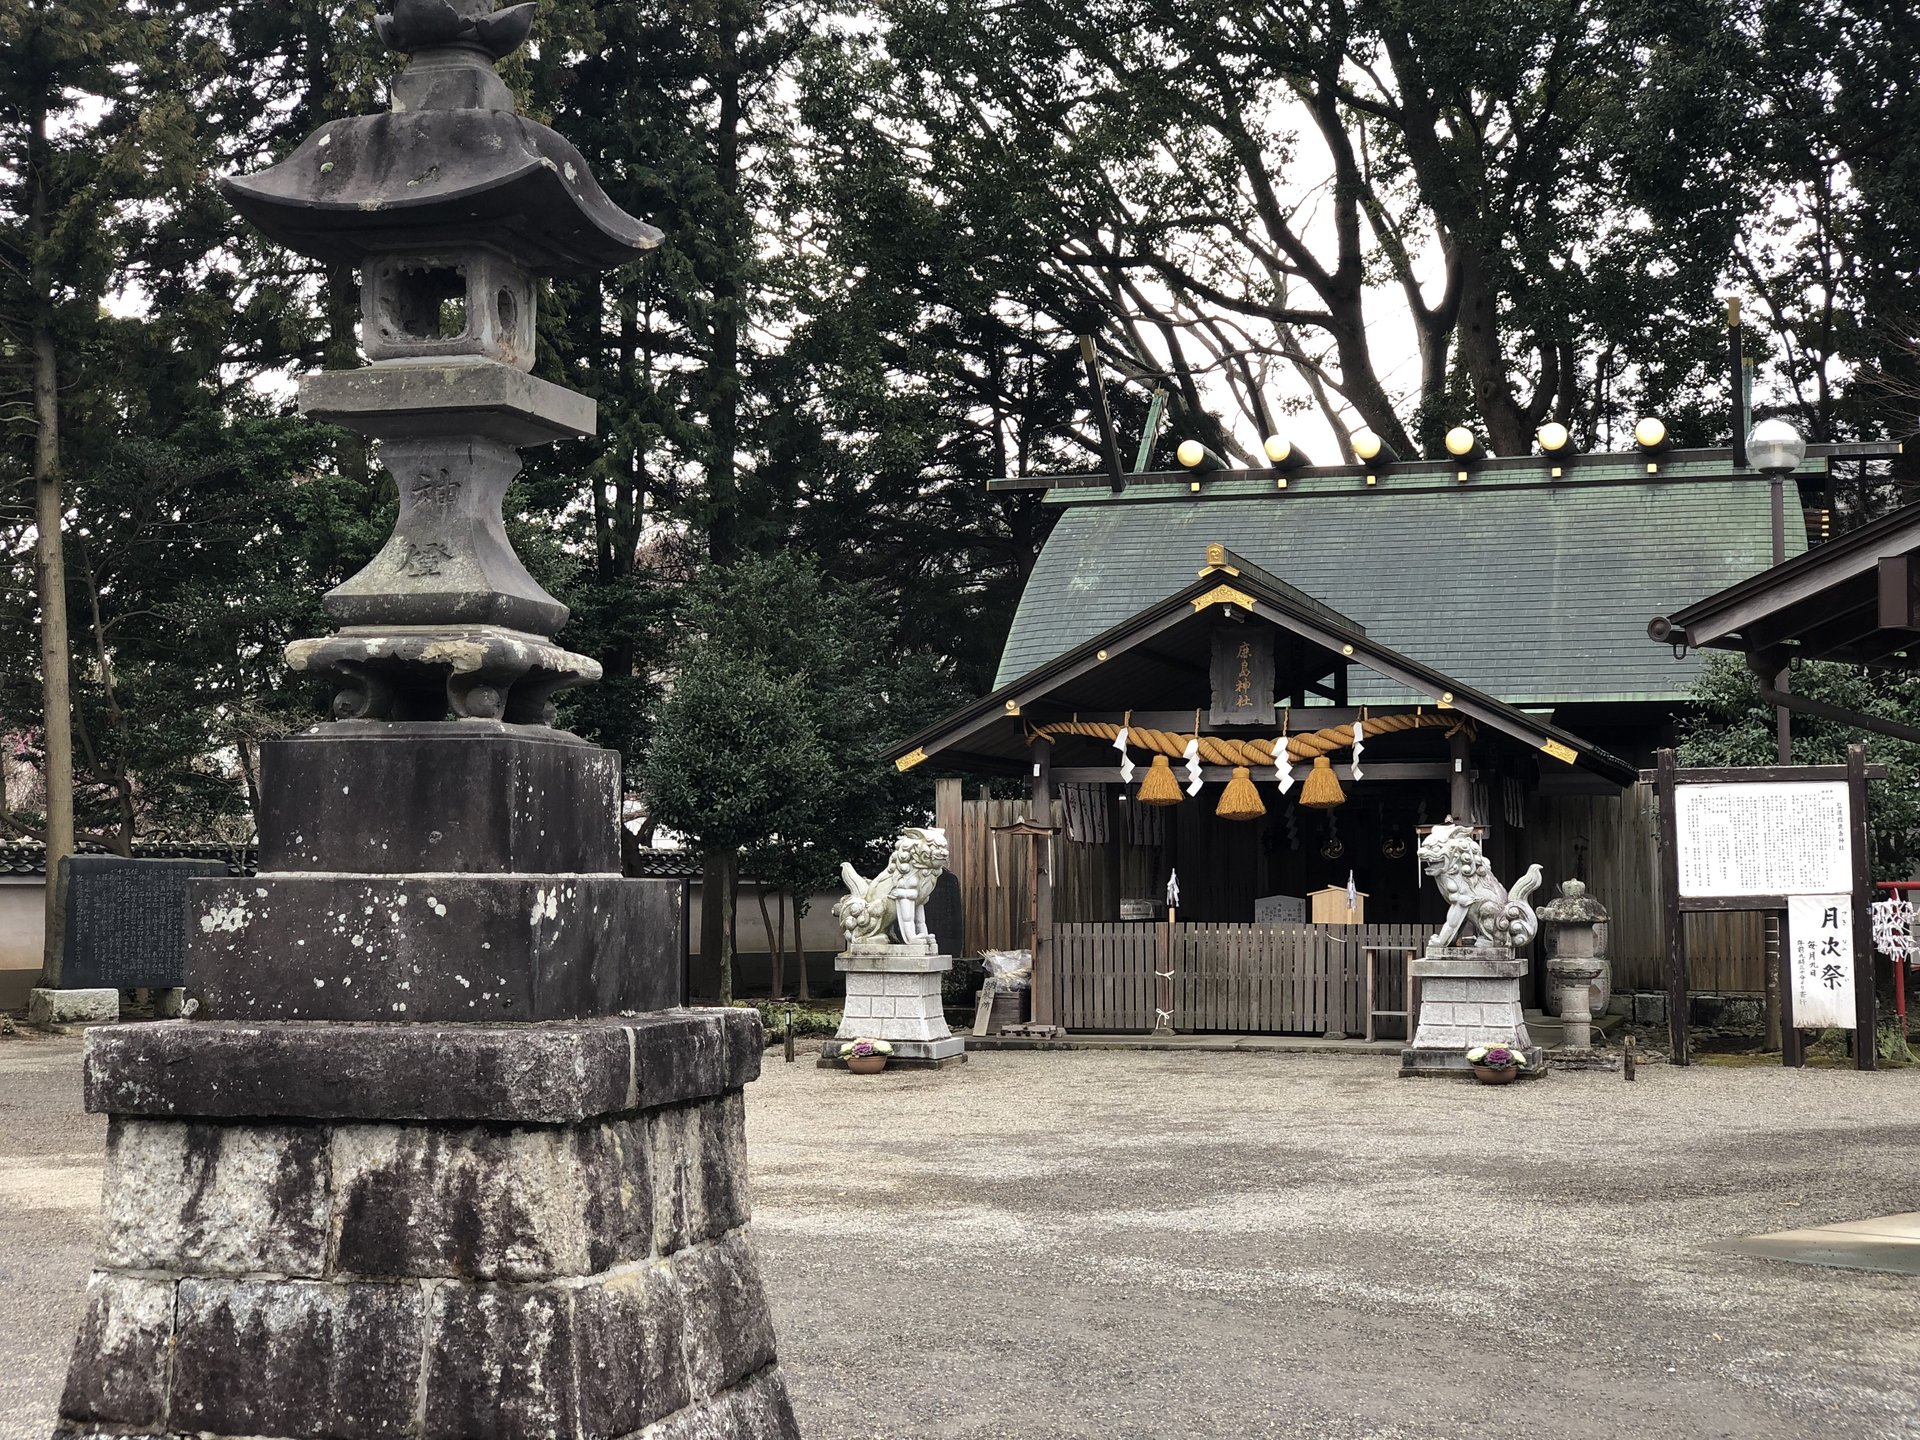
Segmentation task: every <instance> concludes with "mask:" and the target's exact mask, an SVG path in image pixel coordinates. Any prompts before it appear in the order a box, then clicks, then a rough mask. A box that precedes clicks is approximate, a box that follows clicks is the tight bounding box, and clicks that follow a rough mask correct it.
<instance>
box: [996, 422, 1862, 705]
mask: <svg viewBox="0 0 1920 1440" xmlns="http://www.w3.org/2000/svg"><path fill="white" fill-rule="evenodd" d="M1648 463H1649V459H1648V457H1646V456H1642V455H1638V454H1632V455H1607V456H1600V455H1594V456H1586V457H1581V458H1579V459H1578V460H1576V461H1575V462H1573V463H1572V464H1571V465H1569V466H1568V467H1567V470H1566V474H1565V475H1564V476H1563V477H1561V478H1557V479H1555V478H1550V470H1549V462H1547V461H1546V460H1544V459H1542V458H1539V457H1525V458H1517V459H1512V460H1489V461H1484V462H1481V463H1480V464H1479V465H1476V466H1474V467H1472V468H1471V470H1470V472H1469V476H1468V478H1467V479H1466V480H1465V481H1460V480H1458V479H1457V478H1456V473H1457V472H1456V470H1455V467H1454V466H1453V465H1452V464H1451V463H1448V462H1437V463H1436V462H1415V463H1409V464H1402V465H1396V466H1394V467H1392V468H1391V469H1381V470H1380V471H1379V473H1378V476H1377V481H1376V483H1374V484H1372V485H1368V484H1366V483H1365V480H1364V475H1363V474H1362V473H1360V472H1359V471H1358V470H1356V468H1355V467H1350V466H1349V467H1326V468H1325V469H1323V470H1309V471H1304V472H1296V473H1295V474H1294V475H1292V476H1289V477H1288V479H1287V485H1286V488H1285V489H1284V490H1281V489H1278V488H1276V477H1275V476H1274V475H1273V474H1272V473H1270V472H1266V471H1226V472H1218V473H1216V474H1215V475H1213V476H1211V477H1193V476H1188V475H1185V474H1181V475H1159V476H1139V477H1129V479H1128V482H1127V487H1126V489H1125V490H1124V491H1123V492H1121V493H1118V494H1115V493H1112V492H1111V491H1110V490H1109V489H1108V487H1107V485H1106V483H1105V481H1104V479H1102V480H1101V481H1100V483H1099V484H1098V485H1097V486H1096V485H1093V484H1088V483H1086V482H1084V481H1081V482H1075V483H1074V484H1073V485H1070V486H1058V484H1057V482H1056V488H1053V489H1051V490H1050V492H1049V495H1048V501H1049V503H1052V504H1058V505H1062V506H1064V507H1065V509H1066V513H1065V514H1064V515H1062V516H1061V517H1060V521H1059V523H1058V525H1056V526H1055V528H1054V531H1053V533H1052V535H1051V536H1050V537H1049V539H1048V541H1047V543H1046V546H1045V548H1044V550H1043V551H1042V552H1041V555H1040V558H1039V561H1038V562H1037V563H1036V565H1035V566H1034V570H1033V574H1032V576H1031V577H1030V578H1029V580H1028V582H1027V587H1026V590H1025V592H1024V593H1023V594H1022V596H1021V599H1020V605H1019V609H1018V612H1017V614H1016V615H1015V617H1014V622H1013V628H1012V631H1011V633H1010V634H1009V635H1008V638H1007V644H1006V648H1005V650H1004V652H1003V654H1002V657H1001V661H1000V669H999V674H998V676H997V678H996V680H995V685H996V687H999V686H1004V685H1007V684H1008V683H1010V682H1011V681H1012V680H1014V679H1015V678H1016V677H1019V676H1021V675H1025V674H1027V673H1029V672H1031V671H1033V670H1034V669H1036V668H1037V667H1039V666H1041V665H1043V664H1045V663H1046V662H1047V661H1049V660H1051V659H1053V658H1054V657H1057V656H1059V655H1061V654H1063V653H1065V652H1066V651H1068V650H1070V649H1072V648H1073V647H1074V646H1076V645H1078V644H1080V643H1081V642H1083V641H1085V640H1087V639H1089V638H1091V637H1093V636H1096V635H1098V634H1100V633H1101V632H1102V631H1104V630H1107V629H1108V628H1109V627H1111V626H1114V625H1116V624H1118V623H1120V622H1121V621H1123V620H1125V619H1126V618H1127V617H1128V616H1131V615H1134V614H1136V613H1138V612H1139V611H1141V610H1143V609H1145V608H1147V607H1148V606H1150V605H1152V604H1153V603H1155V602H1156V601H1159V600H1162V599H1164V598H1165V597H1167V596H1168V595H1171V594H1173V593H1174V592H1175V591H1178V590H1181V589H1183V588H1184V587H1186V586H1187V585H1189V584H1191V583H1192V581H1193V576H1194V557H1195V556H1196V555H1197V554H1200V553H1202V552H1204V550H1205V548H1206V546H1207V544H1208V543H1209V542H1219V543H1221V544H1224V545H1226V546H1227V547H1228V548H1229V549H1231V550H1233V551H1235V552H1236V553H1237V554H1239V555H1241V556H1244V557H1245V558H1246V559H1247V560H1249V561H1251V562H1252V563H1253V564H1255V565H1257V566H1259V567H1261V568H1262V569H1264V570H1267V571H1269V572H1271V573H1272V574H1273V575H1274V576H1276V577H1278V578H1279V579H1280V580H1282V581H1284V582H1286V583H1288V584H1289V585H1291V586H1293V587H1295V588H1297V589H1298V590H1300V591H1304V592H1306V594H1308V595H1310V596H1313V597H1315V598H1316V599H1317V600H1318V601H1320V602H1324V604H1325V605H1327V606H1330V607H1332V608H1333V609H1335V610H1337V611H1338V612H1340V613H1341V614H1343V615H1346V616H1350V617H1352V619H1353V620H1354V621H1356V622H1358V623H1359V624H1361V625H1363V626H1365V627H1366V631H1367V634H1368V635H1369V636H1371V637H1372V638H1373V639H1374V640H1376V641H1379V642H1382V643H1384V644H1385V645H1387V646H1390V647H1392V648H1393V649H1394V650H1396V651H1398V652H1401V653H1402V654H1405V655H1412V656H1417V657H1419V659H1420V660H1421V661H1422V662H1424V663H1425V664H1427V665H1430V666H1432V667H1434V668H1435V669H1436V670H1438V671H1443V672H1445V673H1446V674H1447V675H1449V676H1451V677H1453V678H1454V679H1455V680H1457V681H1458V682H1459V683H1461V684H1463V685H1468V686H1472V687H1474V688H1476V689H1478V690H1481V691H1484V692H1486V693H1487V694H1489V695H1492V696H1495V697H1498V698H1499V699H1500V700H1503V701H1505V702H1507V703H1509V704H1513V705H1532V706H1552V705H1561V704H1574V703H1596V702H1630V701H1672V700H1677V699H1683V698H1685V697H1686V696H1687V695H1689V694H1690V692H1691V690H1692V687H1693V685H1694V683H1695V681H1696V679H1697V677H1698V674H1699V668H1700V661H1699V660H1698V658H1697V657H1690V658H1688V659H1687V660H1685V661H1684V662H1679V663H1676V662H1675V660H1674V659H1673V657H1672V655H1671V653H1670V652H1667V651H1663V650H1659V649H1656V648H1655V647H1654V646H1651V645H1649V644H1648V643H1647V639H1646V635H1647V628H1646V627H1647V617H1648V616H1649V615H1652V614H1656V613H1659V612H1660V611H1661V610H1662V609H1663V608H1664V607H1665V606H1667V605H1670V604H1671V603H1672V597H1673V596H1675V595H1704V594H1708V593H1710V592H1713V591H1717V590H1720V589H1722V588H1724V587H1726V586H1728V585H1731V584H1733V583H1734V582H1736V581H1738V580H1742V579H1744V578H1746V577H1747V576H1749V575H1752V574H1753V573H1754V572H1755V571H1757V570H1762V569H1765V568H1766V567H1767V565H1768V563H1769V562H1770V560H1771V558H1772V522H1771V502H1770V495H1769V483H1768V481H1767V479H1766V477H1764V476H1762V475H1760V474H1757V473H1755V472H1752V471H1735V470H1733V469H1732V468H1731V465H1730V463H1729V460H1728V458H1727V455H1726V452H1724V451H1693V452H1671V453H1670V454H1668V455H1663V456H1660V457H1658V458H1657V462H1655V463H1657V464H1658V468H1659V473H1658V474H1657V475H1654V476H1649V475H1648V474H1647V473H1646V472H1647V469H1648ZM1825 464H1826V461H1825V458H1824V457H1810V458H1809V460H1808V462H1807V466H1806V469H1805V472H1803V473H1806V474H1818V473H1820V471H1822V470H1824V468H1825ZM1195 479H1198V480H1199V481H1200V485H1201V489H1200V492H1199V493H1197V494H1196V493H1193V492H1192V491H1191V489H1190V486H1191V484H1192V483H1193V481H1194V480H1195ZM1020 483H1021V482H996V483H995V485H994V487H993V488H995V489H1002V488H1013V487H1014V486H1015V485H1017V484H1020ZM1797 519H1798V516H1797V507H1795V509H1794V510H1790V512H1789V524H1788V527H1787V530H1788V552H1789V554H1797V553H1799V552H1800V551H1802V550H1804V549H1805V548H1806V547H1805V542H1804V538H1803V527H1802V526H1801V525H1799V524H1797V523H1793V522H1795V521H1797ZM1352 687H1353V688H1352V696H1353V698H1354V700H1355V701H1361V700H1369V701H1374V700H1386V699H1390V698H1393V694H1394V691H1393V687H1391V686H1389V685H1387V684H1386V683H1385V682H1383V681H1381V680H1379V679H1378V678H1377V677H1374V676H1371V675H1366V674H1363V673H1362V672H1360V671H1359V670H1356V671H1355V672H1354V674H1353V677H1352Z"/></svg>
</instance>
